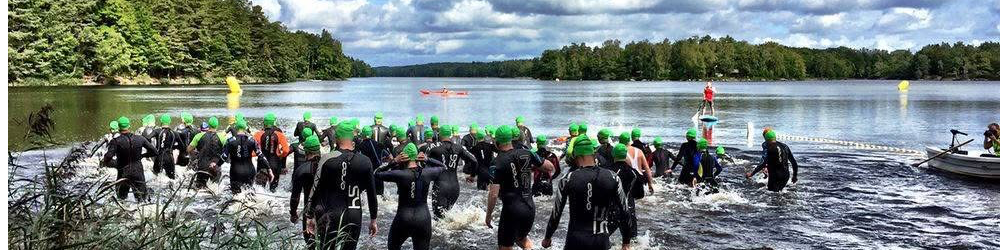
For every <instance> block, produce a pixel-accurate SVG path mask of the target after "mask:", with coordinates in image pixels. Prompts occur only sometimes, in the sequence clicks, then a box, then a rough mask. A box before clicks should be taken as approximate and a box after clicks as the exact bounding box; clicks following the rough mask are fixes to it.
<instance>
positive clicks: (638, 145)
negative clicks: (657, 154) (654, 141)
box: [632, 140, 653, 166]
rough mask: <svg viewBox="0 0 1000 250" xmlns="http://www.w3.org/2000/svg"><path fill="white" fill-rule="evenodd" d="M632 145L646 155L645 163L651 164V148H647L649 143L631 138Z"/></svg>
mask: <svg viewBox="0 0 1000 250" xmlns="http://www.w3.org/2000/svg"><path fill="white" fill-rule="evenodd" d="M632 147H634V148H638V149H639V150H641V151H642V155H644V156H646V163H647V164H649V166H652V165H653V157H652V155H653V149H651V148H649V144H646V143H644V142H642V141H640V140H632Z"/></svg>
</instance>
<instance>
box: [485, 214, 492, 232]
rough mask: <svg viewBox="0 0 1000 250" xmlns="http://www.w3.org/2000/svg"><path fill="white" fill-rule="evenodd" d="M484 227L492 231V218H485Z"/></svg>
mask: <svg viewBox="0 0 1000 250" xmlns="http://www.w3.org/2000/svg"><path fill="white" fill-rule="evenodd" d="M486 227H487V228H490V229H493V218H492V217H491V216H486Z"/></svg>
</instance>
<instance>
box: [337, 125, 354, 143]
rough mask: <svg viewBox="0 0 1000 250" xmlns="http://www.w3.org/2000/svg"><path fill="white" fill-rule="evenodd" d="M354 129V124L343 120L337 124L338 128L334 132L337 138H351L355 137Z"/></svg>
mask: <svg viewBox="0 0 1000 250" xmlns="http://www.w3.org/2000/svg"><path fill="white" fill-rule="evenodd" d="M354 129H355V127H354V124H351V122H350V121H347V122H341V123H340V124H337V130H336V132H334V134H335V136H336V137H337V140H344V139H347V140H350V139H354Z"/></svg>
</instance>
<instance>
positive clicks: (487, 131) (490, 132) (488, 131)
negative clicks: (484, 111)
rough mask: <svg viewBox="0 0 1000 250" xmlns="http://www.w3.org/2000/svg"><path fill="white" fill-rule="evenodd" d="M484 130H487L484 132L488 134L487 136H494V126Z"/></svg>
mask: <svg viewBox="0 0 1000 250" xmlns="http://www.w3.org/2000/svg"><path fill="white" fill-rule="evenodd" d="M484 129H485V130H486V131H483V132H486V133H487V134H490V135H492V134H493V126H490V125H486V127H485V128H484Z"/></svg>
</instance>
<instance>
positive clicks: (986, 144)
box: [983, 123, 1000, 157]
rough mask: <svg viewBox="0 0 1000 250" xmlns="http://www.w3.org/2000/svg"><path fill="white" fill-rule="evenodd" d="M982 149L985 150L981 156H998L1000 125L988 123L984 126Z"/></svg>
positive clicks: (999, 151)
mask: <svg viewBox="0 0 1000 250" xmlns="http://www.w3.org/2000/svg"><path fill="white" fill-rule="evenodd" d="M983 149H985V150H986V154H984V155H983V156H987V157H997V156H1000V125H998V124H996V123H990V125H988V126H986V132H983Z"/></svg>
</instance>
